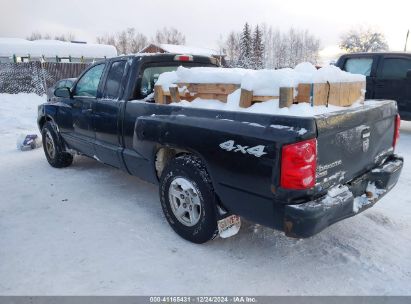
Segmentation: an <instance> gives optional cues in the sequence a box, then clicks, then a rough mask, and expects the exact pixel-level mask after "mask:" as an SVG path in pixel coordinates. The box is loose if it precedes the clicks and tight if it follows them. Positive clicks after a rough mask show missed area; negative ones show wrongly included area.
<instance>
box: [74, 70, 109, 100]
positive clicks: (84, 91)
mask: <svg viewBox="0 0 411 304" xmlns="http://www.w3.org/2000/svg"><path fill="white" fill-rule="evenodd" d="M103 70H104V64H99V65H96V66H94V67H92V68H91V69H90V70H88V71H87V72H86V73H85V74H84V75H83V76H82V77H81V78H80V80H79V81H78V82H77V85H76V89H75V92H74V95H75V96H87V97H97V89H98V85H99V83H100V78H101V75H102V74H103Z"/></svg>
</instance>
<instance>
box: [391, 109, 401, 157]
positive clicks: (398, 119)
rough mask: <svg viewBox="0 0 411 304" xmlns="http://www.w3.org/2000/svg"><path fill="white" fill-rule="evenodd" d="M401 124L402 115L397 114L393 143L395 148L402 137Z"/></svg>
mask: <svg viewBox="0 0 411 304" xmlns="http://www.w3.org/2000/svg"><path fill="white" fill-rule="evenodd" d="M400 125H401V117H400V114H397V116H396V117H395V129H394V141H393V143H392V146H393V148H394V149H395V145H396V144H397V142H398V139H399V138H400Z"/></svg>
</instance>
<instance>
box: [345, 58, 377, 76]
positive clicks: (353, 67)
mask: <svg viewBox="0 0 411 304" xmlns="http://www.w3.org/2000/svg"><path fill="white" fill-rule="evenodd" d="M372 62H373V59H372V58H348V59H347V61H346V62H345V68H344V70H345V71H347V72H350V73H353V74H362V75H364V76H370V74H371V67H372Z"/></svg>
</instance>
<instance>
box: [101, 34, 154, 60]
mask: <svg viewBox="0 0 411 304" xmlns="http://www.w3.org/2000/svg"><path fill="white" fill-rule="evenodd" d="M96 42H97V43H99V44H108V45H113V46H115V47H116V49H117V51H118V53H119V54H131V53H138V52H139V51H140V50H142V49H143V48H144V47H145V46H146V45H147V37H146V36H145V35H143V34H142V33H140V32H138V31H137V30H136V29H135V28H127V29H125V30H122V31H119V32H117V33H115V34H114V35H112V34H105V35H104V36H98V37H96Z"/></svg>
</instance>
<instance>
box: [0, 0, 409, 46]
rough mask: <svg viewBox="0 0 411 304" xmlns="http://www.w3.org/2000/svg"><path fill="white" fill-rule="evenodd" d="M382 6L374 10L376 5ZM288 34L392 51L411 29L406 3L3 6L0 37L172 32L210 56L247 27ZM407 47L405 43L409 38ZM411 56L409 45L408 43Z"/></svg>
mask: <svg viewBox="0 0 411 304" xmlns="http://www.w3.org/2000/svg"><path fill="white" fill-rule="evenodd" d="M379 3H380V4H379ZM246 21H247V22H249V23H250V24H252V25H255V24H260V23H266V24H267V25H272V26H274V27H278V28H280V29H282V30H286V29H288V28H290V27H295V28H299V29H308V30H309V31H310V32H311V33H313V34H314V35H316V36H317V37H319V38H320V40H321V46H322V48H331V47H332V46H336V45H337V44H338V41H339V37H340V36H341V33H343V32H344V31H346V30H348V29H350V28H352V27H357V26H359V25H363V26H368V25H371V26H374V27H377V28H378V29H380V30H381V31H383V32H384V33H385V35H386V38H387V40H388V43H389V46H390V48H391V49H392V50H402V49H403V48H404V42H405V35H406V31H407V30H408V29H411V1H410V0H404V1H397V0H391V1H388V2H387V1H381V2H379V1H376V0H345V1H330V0H328V1H326V0H317V1H316V0H303V1H293V0H283V1H276V0H254V1H251V0H207V1H206V0H202V1H199V0H191V1H190V0H65V1H60V0H1V2H0V37H21V38H25V37H27V36H28V35H30V33H31V32H32V31H39V32H49V33H52V34H61V33H67V32H71V33H74V34H75V35H76V38H77V39H78V40H86V41H88V42H95V37H96V36H97V35H103V34H105V33H111V32H115V31H118V30H121V29H124V28H127V27H135V28H136V29H137V30H138V31H140V32H142V33H144V34H145V35H146V36H148V37H151V36H153V34H154V33H155V31H156V29H158V28H162V27H164V26H173V27H175V28H177V29H179V30H180V31H182V32H183V33H184V34H185V35H186V44H187V45H194V46H201V47H211V48H215V47H216V45H217V41H218V39H219V37H220V36H221V35H225V34H226V33H228V32H229V31H231V30H241V28H242V26H243V24H244V23H245V22H246ZM410 39H411V38H410ZM409 49H411V42H410V43H409Z"/></svg>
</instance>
